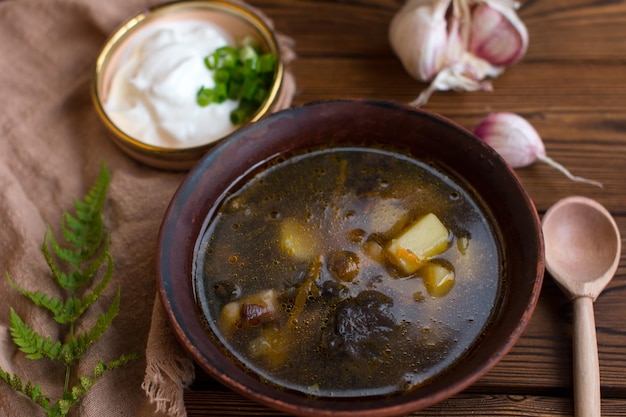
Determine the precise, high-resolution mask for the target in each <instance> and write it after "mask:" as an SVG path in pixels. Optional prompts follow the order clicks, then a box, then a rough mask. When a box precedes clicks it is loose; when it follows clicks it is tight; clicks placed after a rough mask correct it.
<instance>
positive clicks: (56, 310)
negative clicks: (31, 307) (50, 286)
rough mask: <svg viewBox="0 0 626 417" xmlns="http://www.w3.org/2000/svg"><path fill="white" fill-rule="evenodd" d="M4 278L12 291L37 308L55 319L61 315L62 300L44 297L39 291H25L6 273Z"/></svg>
mask: <svg viewBox="0 0 626 417" xmlns="http://www.w3.org/2000/svg"><path fill="white" fill-rule="evenodd" d="M6 276H7V281H9V285H10V286H11V287H12V288H13V289H15V290H17V291H18V292H20V293H21V294H22V295H23V296H25V297H27V298H28V299H29V300H30V301H31V302H32V303H33V304H35V305H36V306H37V307H43V308H45V309H46V310H48V311H50V312H51V313H52V314H53V316H54V317H55V318H56V317H57V316H59V315H61V314H62V313H63V309H64V303H63V301H62V300H60V299H58V298H56V297H52V296H49V295H46V294H44V293H42V292H41V291H37V292H31V291H28V290H25V289H24V288H22V287H20V286H19V285H17V284H16V283H15V281H13V280H12V279H11V277H10V276H9V274H8V273H7V274H6ZM57 321H58V320H57Z"/></svg>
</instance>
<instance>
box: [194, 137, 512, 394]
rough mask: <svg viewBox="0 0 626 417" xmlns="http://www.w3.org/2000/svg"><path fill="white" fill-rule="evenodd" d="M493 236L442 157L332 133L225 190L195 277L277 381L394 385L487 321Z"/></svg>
mask: <svg viewBox="0 0 626 417" xmlns="http://www.w3.org/2000/svg"><path fill="white" fill-rule="evenodd" d="M497 236H498V235H497V233H496V232H495V231H494V228H493V225H492V224H491V223H490V220H489V217H488V215H487V213H486V211H485V209H484V208H483V207H482V206H481V204H480V201H479V200H478V199H477V198H475V197H474V196H473V194H472V193H471V191H470V190H469V189H467V188H465V187H464V186H463V185H462V184H461V183H459V182H457V181H456V180H455V179H454V178H452V177H450V176H449V175H447V174H446V173H445V172H444V171H442V170H440V169H439V168H437V167H436V166H435V165H434V164H430V163H428V162H427V161H420V160H416V159H414V158H412V157H409V156H406V155H402V154H399V153H396V152H390V151H384V150H377V149H370V148H367V149H366V148H358V147H354V148H332V147H331V148H327V149H320V150H316V151H311V152H308V153H304V154H301V155H296V156H292V157H290V158H288V159H286V160H284V161H281V162H277V163H274V164H271V165H270V166H268V167H266V169H264V170H262V171H261V172H259V173H258V174H256V175H254V176H253V177H252V178H250V179H248V180H247V181H246V182H245V183H244V184H243V185H241V186H240V187H239V188H236V189H234V190H233V191H232V193H231V194H230V195H228V196H227V197H226V198H225V199H224V201H223V202H222V204H221V206H220V208H219V210H218V211H217V213H216V214H215V215H214V217H213V218H211V219H209V222H208V224H207V227H206V231H205V234H204V235H203V237H202V241H201V245H200V249H199V252H198V254H197V260H196V262H197V263H198V265H197V268H196V271H197V277H196V286H197V288H196V290H197V294H198V299H199V303H200V305H201V307H202V309H203V312H204V314H205V315H206V318H207V321H208V323H209V325H210V326H211V328H212V330H213V332H214V333H215V334H216V335H217V337H218V338H219V339H220V340H221V342H222V343H223V345H224V346H225V347H226V348H227V349H228V351H230V352H231V353H232V354H233V355H234V356H235V357H236V358H237V359H238V360H239V361H241V363H242V364H243V365H245V366H246V367H247V368H248V369H250V370H252V371H254V372H256V373H257V374H259V375H260V376H261V377H262V378H263V379H265V380H267V381H268V382H270V383H273V384H276V385H278V386H281V387H284V388H287V389H293V390H297V391H301V392H304V393H307V394H310V395H319V396H336V397H347V396H366V395H388V394H392V393H397V392H403V391H406V390H410V389H412V388H414V387H416V386H420V385H422V384H425V383H427V382H428V381H429V380H430V379H432V378H434V377H435V376H437V375H438V374H440V373H442V372H445V371H446V370H447V369H448V368H450V367H451V366H453V365H454V363H455V362H456V361H458V360H459V359H460V358H461V357H462V356H463V355H464V353H466V352H467V351H468V349H470V347H471V346H472V344H473V343H474V342H475V341H476V340H477V338H478V337H479V336H480V334H481V332H482V331H483V329H484V328H485V326H487V325H488V322H489V318H490V316H491V315H492V311H493V310H494V304H495V302H496V299H497V295H498V291H499V288H500V275H501V272H502V271H501V261H502V259H501V257H502V255H501V252H500V250H499V249H498V248H499V242H498V239H497Z"/></svg>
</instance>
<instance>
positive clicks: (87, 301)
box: [65, 253, 114, 323]
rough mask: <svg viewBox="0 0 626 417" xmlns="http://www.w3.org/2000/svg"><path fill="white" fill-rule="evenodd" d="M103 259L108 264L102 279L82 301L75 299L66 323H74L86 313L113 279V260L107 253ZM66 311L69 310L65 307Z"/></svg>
mask: <svg viewBox="0 0 626 417" xmlns="http://www.w3.org/2000/svg"><path fill="white" fill-rule="evenodd" d="M105 258H106V259H107V260H108V262H107V269H106V271H105V273H104V275H103V277H102V279H101V280H100V282H99V283H98V285H96V286H95V288H94V289H93V291H92V292H90V293H88V294H86V295H84V296H83V298H82V299H78V298H76V299H75V308H74V311H73V314H72V315H71V316H70V315H69V314H68V316H67V317H65V320H67V321H66V323H69V322H71V321H75V320H77V319H78V318H79V317H80V316H82V315H83V313H84V312H85V311H87V309H88V308H89V307H91V306H92V305H93V304H94V303H95V302H96V301H97V300H98V298H100V296H101V295H102V293H103V292H104V290H105V289H106V288H107V287H108V285H109V283H110V282H111V278H112V277H113V269H114V268H113V258H112V257H111V255H110V254H109V253H105ZM66 309H67V310H69V309H68V308H67V307H66Z"/></svg>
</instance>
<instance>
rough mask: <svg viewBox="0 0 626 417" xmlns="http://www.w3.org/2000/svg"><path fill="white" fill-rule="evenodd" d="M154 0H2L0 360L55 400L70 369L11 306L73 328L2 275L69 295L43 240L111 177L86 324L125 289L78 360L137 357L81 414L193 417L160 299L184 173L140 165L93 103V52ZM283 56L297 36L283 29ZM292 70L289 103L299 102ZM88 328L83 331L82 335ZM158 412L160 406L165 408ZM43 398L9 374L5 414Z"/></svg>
mask: <svg viewBox="0 0 626 417" xmlns="http://www.w3.org/2000/svg"><path fill="white" fill-rule="evenodd" d="M157 3H158V1H156V0H107V1H101V2H94V1H91V0H2V1H0V85H1V86H2V90H1V93H0V94H1V97H2V100H0V296H1V297H2V299H3V302H2V303H0V368H2V369H4V370H5V371H8V372H11V373H15V374H18V375H20V377H21V378H22V379H23V380H24V381H26V380H31V381H33V382H36V383H39V384H41V386H42V388H43V390H44V392H46V393H47V394H48V395H50V396H51V397H52V398H54V399H56V398H58V396H59V395H60V393H61V391H62V386H63V379H64V368H63V367H62V366H60V365H59V364H57V363H54V362H52V361H49V360H39V361H31V360H28V359H26V358H25V356H24V354H23V353H21V352H19V351H18V349H17V348H16V347H15V345H14V343H13V341H12V340H11V336H10V332H9V326H10V324H9V307H13V308H14V309H15V310H16V312H17V313H18V314H19V315H20V316H21V317H22V318H23V319H24V321H25V322H27V323H28V324H29V325H30V326H32V327H33V328H35V329H36V330H37V331H38V332H40V333H41V334H43V335H45V336H49V337H51V338H53V339H58V338H60V337H62V336H63V334H65V332H66V330H67V329H64V328H62V327H60V326H59V325H58V324H57V323H55V322H54V321H53V320H52V319H51V318H50V316H49V314H47V313H46V312H45V311H44V310H41V309H38V308H34V307H33V306H32V304H31V303H30V302H29V301H28V300H26V299H25V298H24V297H23V296H21V295H20V294H19V293H18V292H17V291H15V290H14V289H12V288H11V287H10V286H9V284H8V282H7V280H6V279H5V277H4V274H5V273H8V274H10V276H11V278H12V279H13V280H14V281H15V282H17V283H18V284H19V285H20V286H22V287H24V288H25V289H28V290H41V291H43V292H46V293H49V294H50V295H57V296H60V295H61V294H60V293H59V292H58V289H57V287H56V285H55V284H54V283H53V282H52V279H51V277H50V274H49V271H48V268H47V266H46V263H45V260H44V258H43V255H42V254H41V251H40V247H41V243H42V241H43V237H44V233H45V230H46V225H50V227H51V228H52V230H53V232H54V233H55V235H56V236H59V237H60V236H61V230H60V219H61V213H62V212H63V211H64V210H71V209H72V204H73V201H74V200H75V199H77V198H82V197H83V196H84V194H85V192H86V191H87V190H88V189H89V187H91V185H92V184H93V183H94V181H95V178H96V176H97V173H98V169H99V165H100V163H101V162H104V163H105V164H106V165H107V167H108V168H109V170H110V171H111V174H112V181H111V186H110V189H109V196H108V199H107V203H106V206H105V210H104V218H105V224H106V227H107V229H108V231H109V232H110V238H111V248H110V249H111V253H112V256H113V259H114V260H115V274H114V277H113V282H112V283H111V285H110V286H109V289H108V290H107V292H106V293H105V294H103V296H102V297H101V300H99V301H98V302H97V303H96V305H95V306H94V307H92V309H90V310H89V313H88V314H87V317H86V318H85V321H86V322H87V325H91V324H92V323H93V322H94V320H95V319H96V318H97V315H98V314H100V313H102V312H103V311H104V310H105V309H106V308H107V307H108V305H109V303H110V302H111V300H112V299H113V297H114V293H115V290H116V288H117V286H121V293H122V300H121V307H120V313H119V315H118V316H117V317H116V319H115V320H114V321H113V325H112V326H111V327H110V328H109V329H108V330H107V332H106V333H105V334H104V336H103V337H102V338H101V339H100V340H99V341H98V342H96V343H95V344H94V345H92V347H91V348H90V350H89V351H88V353H87V355H86V356H85V358H84V360H83V361H82V362H81V364H80V365H79V373H80V374H89V373H91V371H92V369H93V366H94V364H95V363H96V362H97V360H98V359H104V360H112V359H115V358H117V357H119V355H120V354H123V353H130V352H136V353H139V354H140V355H141V358H140V359H139V360H136V361H134V362H132V363H131V364H129V365H127V366H126V367H124V368H121V369H118V370H114V371H111V372H109V373H107V374H105V376H103V377H102V378H101V379H100V380H99V381H98V382H97V383H96V384H95V385H94V387H93V388H92V389H91V390H90V391H89V392H88V394H87V395H86V396H85V397H84V399H83V401H82V402H81V403H80V404H79V406H77V407H76V409H75V412H74V414H73V415H81V416H98V417H99V416H128V417H131V416H132V417H135V416H156V415H171V416H177V417H178V416H184V415H185V414H186V413H185V410H184V403H183V398H182V394H183V389H184V387H185V386H186V385H187V384H189V383H190V382H191V381H192V380H193V365H192V362H191V361H190V359H189V358H188V357H187V356H186V354H185V353H184V352H183V351H182V349H181V347H180V346H179V345H178V343H177V341H176V340H175V338H174V336H173V334H172V332H171V331H170V329H169V327H168V324H167V319H166V317H165V314H164V312H163V308H162V306H161V305H160V303H159V301H158V299H157V300H156V302H155V292H156V285H155V278H154V277H155V259H154V257H155V251H156V240H157V235H158V229H159V226H160V223H161V219H162V216H163V214H164V212H165V209H166V207H167V204H168V203H169V200H170V198H171V197H172V195H173V193H174V191H175V190H176V188H177V187H178V185H179V184H180V182H181V181H182V180H183V178H184V173H172V172H165V171H160V170H156V169H152V168H149V167H147V166H144V165H142V164H140V163H137V162H135V161H133V160H132V159H130V158H129V157H127V156H126V155H125V154H123V153H122V152H121V151H119V150H118V149H117V148H116V147H115V146H114V145H113V144H112V142H111V141H110V140H109V138H108V136H107V133H106V132H105V129H104V127H103V126H102V124H101V123H100V121H99V120H98V119H97V116H96V113H95V111H94V109H93V106H92V103H91V99H90V90H89V89H90V83H91V81H92V70H93V65H94V62H95V59H96V56H97V54H98V52H99V49H100V48H101V46H102V44H103V43H104V40H105V39H106V37H107V36H108V35H109V34H110V33H111V32H112V31H113V30H114V29H115V28H116V27H117V26H118V25H119V24H120V23H121V22H122V21H123V20H125V19H126V18H128V17H130V16H131V15H133V14H135V13H137V12H138V11H140V10H142V9H145V8H146V7H150V6H152V5H154V4H157ZM280 39H281V44H282V46H283V48H284V49H285V52H286V53H285V57H286V58H287V59H288V60H291V59H293V53H292V50H291V47H292V45H291V43H290V40H289V39H288V38H286V37H284V36H280ZM294 90H295V83H294V81H293V78H292V77H291V75H290V74H289V75H288V76H287V79H286V88H285V91H284V97H283V102H282V107H283V108H285V107H288V106H289V105H290V104H291V98H292V96H293V93H294ZM80 330H81V329H78V331H80ZM157 409H158V410H159V411H157ZM42 415H43V413H42V411H41V409H40V408H39V407H38V406H35V405H34V404H32V402H31V401H30V400H29V399H28V398H26V397H25V396H23V395H21V394H17V393H16V392H14V391H13V390H12V389H11V388H10V387H8V385H7V384H5V383H4V382H3V381H1V380H0V416H12V417H26V416H28V417H34V416H42Z"/></svg>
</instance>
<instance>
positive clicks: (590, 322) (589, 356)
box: [573, 297, 600, 417]
mask: <svg viewBox="0 0 626 417" xmlns="http://www.w3.org/2000/svg"><path fill="white" fill-rule="evenodd" d="M573 309H574V335H573V344H574V345H573V351H574V410H575V415H576V417H600V363H599V360H598V342H597V339H596V324H595V319H594V313H593V300H592V299H591V298H590V297H578V298H575V299H574V300H573Z"/></svg>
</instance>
